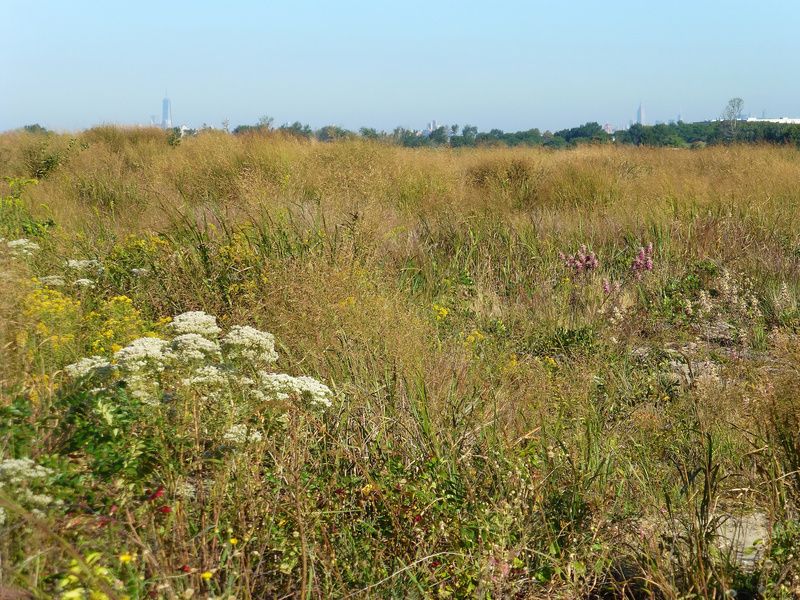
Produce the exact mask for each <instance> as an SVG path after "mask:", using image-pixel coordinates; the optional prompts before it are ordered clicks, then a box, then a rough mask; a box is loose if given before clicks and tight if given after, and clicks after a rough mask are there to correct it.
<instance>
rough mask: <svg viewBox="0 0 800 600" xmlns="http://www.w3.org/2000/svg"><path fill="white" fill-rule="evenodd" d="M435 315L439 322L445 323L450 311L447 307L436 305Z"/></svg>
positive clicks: (434, 307)
mask: <svg viewBox="0 0 800 600" xmlns="http://www.w3.org/2000/svg"><path fill="white" fill-rule="evenodd" d="M433 314H434V316H435V318H436V320H437V321H444V320H445V319H446V318H447V315H449V314H450V310H449V309H448V308H447V307H446V306H442V305H441V304H435V303H434V305H433Z"/></svg>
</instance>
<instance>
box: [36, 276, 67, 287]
mask: <svg viewBox="0 0 800 600" xmlns="http://www.w3.org/2000/svg"><path fill="white" fill-rule="evenodd" d="M39 283H41V284H42V285H51V286H54V287H56V286H62V285H67V281H66V279H64V278H63V277H61V276H60V275H45V276H44V277H39Z"/></svg>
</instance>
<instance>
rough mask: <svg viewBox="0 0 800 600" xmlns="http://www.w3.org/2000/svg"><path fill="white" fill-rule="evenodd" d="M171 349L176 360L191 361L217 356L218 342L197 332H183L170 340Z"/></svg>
mask: <svg viewBox="0 0 800 600" xmlns="http://www.w3.org/2000/svg"><path fill="white" fill-rule="evenodd" d="M171 347H172V350H173V351H174V352H175V356H176V357H177V358H178V360H181V361H185V362H192V361H198V360H204V359H206V358H219V344H218V343H217V342H212V341H211V340H208V339H206V338H204V337H203V336H202V335H199V334H197V333H184V334H181V335H179V336H177V337H176V338H175V339H173V340H172V344H171Z"/></svg>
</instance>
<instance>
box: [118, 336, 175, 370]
mask: <svg viewBox="0 0 800 600" xmlns="http://www.w3.org/2000/svg"><path fill="white" fill-rule="evenodd" d="M171 358H173V355H172V353H171V352H170V351H169V349H168V344H167V342H166V341H165V340H162V339H160V338H152V337H143V338H138V339H135V340H133V341H132V342H131V343H130V344H128V345H127V346H125V347H124V348H123V349H122V350H119V351H118V352H116V353H115V354H114V359H115V360H116V361H117V362H118V363H119V365H120V366H122V367H123V368H125V369H126V370H128V371H131V372H137V371H142V370H144V369H145V368H147V367H148V366H152V367H155V368H156V369H157V370H163V368H164V363H165V362H167V361H168V360H169V359H171Z"/></svg>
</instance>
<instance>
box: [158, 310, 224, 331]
mask: <svg viewBox="0 0 800 600" xmlns="http://www.w3.org/2000/svg"><path fill="white" fill-rule="evenodd" d="M169 328H170V329H171V330H172V331H173V332H174V333H175V335H182V334H184V333H196V334H198V335H202V336H204V337H206V338H215V337H217V335H218V334H219V332H220V328H219V327H217V318H216V317H215V316H213V315H209V314H206V313H204V312H203V311H201V310H195V311H190V312H185V313H182V314H180V315H177V316H176V317H175V318H174V319H172V323H170V324H169Z"/></svg>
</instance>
